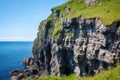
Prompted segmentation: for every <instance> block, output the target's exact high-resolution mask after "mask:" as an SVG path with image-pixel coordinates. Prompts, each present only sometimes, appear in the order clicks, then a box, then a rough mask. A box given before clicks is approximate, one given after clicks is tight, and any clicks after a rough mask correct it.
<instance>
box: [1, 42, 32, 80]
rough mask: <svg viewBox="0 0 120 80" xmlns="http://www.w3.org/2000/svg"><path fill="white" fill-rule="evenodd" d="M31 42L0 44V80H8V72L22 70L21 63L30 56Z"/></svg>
mask: <svg viewBox="0 0 120 80" xmlns="http://www.w3.org/2000/svg"><path fill="white" fill-rule="evenodd" d="M32 45H33V42H20V41H19V42H13V41H12V42H10V41H9V42H8V41H7V42H3V41H2V42H0V80H10V77H11V74H10V71H12V70H14V69H20V70H24V69H25V66H24V65H23V64H22V61H23V60H24V58H26V57H31V56H32Z"/></svg>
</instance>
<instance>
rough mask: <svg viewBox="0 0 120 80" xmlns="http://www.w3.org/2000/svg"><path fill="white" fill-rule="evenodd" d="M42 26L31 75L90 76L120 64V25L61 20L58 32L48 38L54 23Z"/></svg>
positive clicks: (97, 21)
mask: <svg viewBox="0 0 120 80" xmlns="http://www.w3.org/2000/svg"><path fill="white" fill-rule="evenodd" d="M41 25H42V26H44V27H43V28H42V29H41V26H40V29H41V31H42V32H41V34H38V35H37V38H36V40H35V42H34V46H33V56H34V58H33V59H34V60H33V61H34V64H36V68H34V69H33V70H32V72H33V73H34V72H37V73H36V74H40V75H57V76H61V75H68V74H70V73H73V72H74V73H76V74H77V76H85V75H91V74H92V75H93V74H95V73H98V72H99V70H101V69H109V68H110V67H111V66H113V65H114V64H116V62H119V60H120V21H117V22H114V23H113V24H111V25H104V24H102V23H101V21H100V20H99V18H89V19H86V18H84V17H82V16H80V17H78V18H72V19H69V18H61V24H60V26H61V30H59V32H57V33H56V34H55V36H51V33H52V29H53V28H55V27H56V26H55V23H52V21H43V22H42V23H41ZM29 62H30V61H29ZM29 66H33V64H29Z"/></svg>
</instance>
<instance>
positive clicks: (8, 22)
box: [0, 0, 67, 41]
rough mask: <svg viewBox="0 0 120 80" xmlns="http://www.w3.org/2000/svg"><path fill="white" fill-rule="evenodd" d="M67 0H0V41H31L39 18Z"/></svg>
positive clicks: (35, 32) (47, 14) (45, 15)
mask: <svg viewBox="0 0 120 80" xmlns="http://www.w3.org/2000/svg"><path fill="white" fill-rule="evenodd" d="M66 1H67V0H0V41H33V40H34V38H35V37H36V34H37V29H38V26H39V23H40V21H41V20H44V19H46V18H47V17H48V16H49V15H50V13H51V10H50V9H51V8H52V7H54V6H58V5H60V4H62V3H64V2H66Z"/></svg>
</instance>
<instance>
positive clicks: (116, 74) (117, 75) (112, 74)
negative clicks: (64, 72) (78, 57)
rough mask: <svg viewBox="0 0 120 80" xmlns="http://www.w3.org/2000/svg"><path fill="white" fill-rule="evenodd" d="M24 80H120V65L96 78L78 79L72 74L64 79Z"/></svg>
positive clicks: (51, 77)
mask: <svg viewBox="0 0 120 80" xmlns="http://www.w3.org/2000/svg"><path fill="white" fill-rule="evenodd" d="M23 80H120V65H117V67H116V68H112V69H111V70H108V71H102V72H100V73H99V74H97V75H95V76H94V77H92V76H88V77H81V78H77V77H76V75H75V74H71V75H69V76H62V77H56V76H43V77H40V78H39V79H32V78H26V79H23Z"/></svg>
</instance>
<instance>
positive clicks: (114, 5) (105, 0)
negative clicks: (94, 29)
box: [48, 0, 120, 25]
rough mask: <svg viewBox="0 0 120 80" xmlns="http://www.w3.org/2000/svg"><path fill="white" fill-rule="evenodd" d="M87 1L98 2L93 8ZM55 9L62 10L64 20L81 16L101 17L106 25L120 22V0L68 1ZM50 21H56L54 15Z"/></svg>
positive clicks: (50, 17)
mask: <svg viewBox="0 0 120 80" xmlns="http://www.w3.org/2000/svg"><path fill="white" fill-rule="evenodd" d="M87 1H88V3H89V1H93V2H94V1H96V2H95V3H96V4H95V5H93V6H91V4H94V3H91V2H90V4H87V3H86V2H87ZM85 3H86V4H87V5H86V4H85ZM66 7H68V8H70V12H69V15H66V10H65V9H66ZM53 9H54V10H60V12H61V14H62V16H63V17H64V18H65V17H69V18H74V17H78V16H80V15H82V16H84V17H85V18H93V17H99V18H100V19H101V21H102V22H103V23H104V24H105V25H109V24H112V23H113V22H114V21H117V20H120V14H119V13H120V0H68V2H66V3H64V4H62V5H60V6H57V7H54V8H53ZM48 19H49V20H51V19H54V18H53V14H51V15H50V16H49V17H48Z"/></svg>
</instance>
